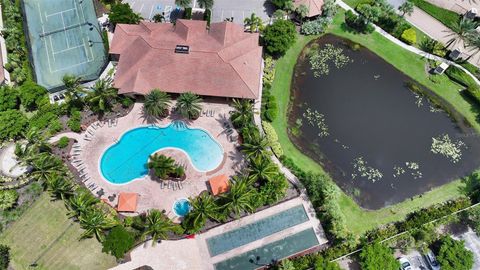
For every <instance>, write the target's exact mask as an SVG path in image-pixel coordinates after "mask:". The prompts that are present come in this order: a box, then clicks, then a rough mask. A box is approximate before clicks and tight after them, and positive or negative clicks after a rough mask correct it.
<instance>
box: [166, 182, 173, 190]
mask: <svg viewBox="0 0 480 270" xmlns="http://www.w3.org/2000/svg"><path fill="white" fill-rule="evenodd" d="M167 188H168V189H170V188H172V181H168V186H167Z"/></svg>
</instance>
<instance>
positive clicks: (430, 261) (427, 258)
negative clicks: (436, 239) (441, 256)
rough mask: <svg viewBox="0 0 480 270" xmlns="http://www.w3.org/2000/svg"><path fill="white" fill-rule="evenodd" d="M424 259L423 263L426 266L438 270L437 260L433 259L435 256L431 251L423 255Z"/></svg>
mask: <svg viewBox="0 0 480 270" xmlns="http://www.w3.org/2000/svg"><path fill="white" fill-rule="evenodd" d="M423 257H424V258H425V261H426V262H427V264H428V266H429V267H430V269H432V270H440V263H438V261H437V258H435V255H434V254H433V252H432V251H431V250H428V251H427V253H425V255H423Z"/></svg>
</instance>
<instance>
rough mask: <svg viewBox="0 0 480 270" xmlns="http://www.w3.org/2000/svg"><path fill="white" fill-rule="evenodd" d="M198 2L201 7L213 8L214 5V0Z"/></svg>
mask: <svg viewBox="0 0 480 270" xmlns="http://www.w3.org/2000/svg"><path fill="white" fill-rule="evenodd" d="M197 4H198V5H199V6H200V8H204V9H211V8H212V7H213V0H198V1H197Z"/></svg>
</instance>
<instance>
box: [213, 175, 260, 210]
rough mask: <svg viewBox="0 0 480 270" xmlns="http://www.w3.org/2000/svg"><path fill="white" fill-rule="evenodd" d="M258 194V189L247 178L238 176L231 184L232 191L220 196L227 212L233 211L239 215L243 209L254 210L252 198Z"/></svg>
mask: <svg viewBox="0 0 480 270" xmlns="http://www.w3.org/2000/svg"><path fill="white" fill-rule="evenodd" d="M254 196H256V191H255V189H254V188H253V187H252V183H251V181H250V180H248V179H247V178H244V177H242V178H237V180H236V181H235V182H234V183H233V184H232V185H231V186H230V191H229V192H227V193H224V194H222V195H221V196H220V198H221V200H222V205H223V209H224V211H225V213H233V214H234V215H235V217H237V218H238V217H239V215H240V213H241V212H242V211H246V212H252V211H253V210H254V206H253V205H252V201H253V200H252V199H253V197H254Z"/></svg>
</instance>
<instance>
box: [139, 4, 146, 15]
mask: <svg viewBox="0 0 480 270" xmlns="http://www.w3.org/2000/svg"><path fill="white" fill-rule="evenodd" d="M144 6H145V4H143V3H142V6H140V10H139V11H138V13H142V9H143V7H144Z"/></svg>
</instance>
